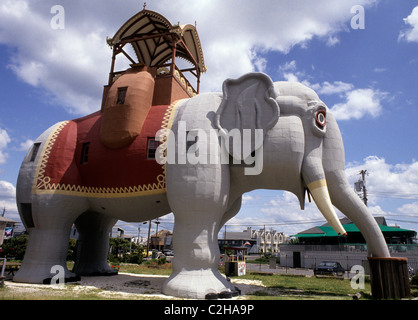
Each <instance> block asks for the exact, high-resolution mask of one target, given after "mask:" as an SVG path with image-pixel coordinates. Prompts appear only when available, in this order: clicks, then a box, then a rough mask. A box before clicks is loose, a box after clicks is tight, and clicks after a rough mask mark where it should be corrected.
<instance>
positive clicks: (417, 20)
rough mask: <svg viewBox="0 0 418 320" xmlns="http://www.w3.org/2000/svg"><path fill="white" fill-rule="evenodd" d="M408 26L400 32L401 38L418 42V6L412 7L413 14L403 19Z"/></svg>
mask: <svg viewBox="0 0 418 320" xmlns="http://www.w3.org/2000/svg"><path fill="white" fill-rule="evenodd" d="M403 21H404V22H405V24H406V25H408V28H407V29H406V30H403V31H401V32H400V34H399V40H406V41H408V42H418V6H416V7H415V8H414V9H412V12H411V14H410V15H409V16H408V17H406V18H405V19H403Z"/></svg>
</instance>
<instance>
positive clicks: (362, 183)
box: [354, 170, 367, 207]
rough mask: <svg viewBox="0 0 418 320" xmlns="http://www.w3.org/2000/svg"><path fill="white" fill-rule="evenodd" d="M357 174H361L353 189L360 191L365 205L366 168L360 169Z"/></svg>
mask: <svg viewBox="0 0 418 320" xmlns="http://www.w3.org/2000/svg"><path fill="white" fill-rule="evenodd" d="M359 174H360V175H361V179H359V181H357V182H355V183H354V187H355V190H356V191H357V192H361V193H362V196H361V198H362V199H363V202H364V204H365V205H366V207H367V190H366V175H367V170H361V171H360V172H359Z"/></svg>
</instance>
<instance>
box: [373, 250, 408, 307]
mask: <svg viewBox="0 0 418 320" xmlns="http://www.w3.org/2000/svg"><path fill="white" fill-rule="evenodd" d="M368 260H369V264H370V278H371V285H372V296H373V298H374V299H401V298H405V297H408V296H409V295H410V293H411V292H410V288H409V275H408V259H406V258H373V257H369V258H368Z"/></svg>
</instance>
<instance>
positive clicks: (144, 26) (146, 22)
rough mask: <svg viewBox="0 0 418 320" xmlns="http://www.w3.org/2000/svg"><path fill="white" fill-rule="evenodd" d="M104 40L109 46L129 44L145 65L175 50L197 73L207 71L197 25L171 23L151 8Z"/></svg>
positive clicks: (159, 61)
mask: <svg viewBox="0 0 418 320" xmlns="http://www.w3.org/2000/svg"><path fill="white" fill-rule="evenodd" d="M173 41H175V42H176V44H175V45H173ZM107 43H108V44H109V45H110V46H112V47H114V46H123V45H125V44H127V43H130V44H131V45H132V47H133V49H134V51H135V54H136V56H137V59H138V62H139V63H143V64H145V65H146V66H150V67H155V66H160V65H162V64H164V63H166V62H167V61H169V60H170V59H172V57H173V51H174V55H175V56H176V57H180V58H183V59H185V60H187V61H189V62H190V63H191V64H193V65H194V66H195V67H196V69H198V70H199V72H205V71H206V66H205V62H204V58H203V52H202V47H201V44H200V40H199V36H198V34H197V31H196V27H195V26H193V25H190V24H187V25H184V26H181V25H172V24H171V23H170V22H169V21H168V20H167V19H166V18H165V17H163V16H162V15H161V14H159V13H156V12H153V11H150V10H142V11H140V12H139V13H137V14H136V15H134V16H133V17H132V18H130V19H129V20H128V21H126V22H125V24H124V25H123V26H122V27H121V28H120V29H119V30H118V31H117V32H116V33H115V35H114V36H113V37H112V38H110V39H109V38H108V39H107Z"/></svg>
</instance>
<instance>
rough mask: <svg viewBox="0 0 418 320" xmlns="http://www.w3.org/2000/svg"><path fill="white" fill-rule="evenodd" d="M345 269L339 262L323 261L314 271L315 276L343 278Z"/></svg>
mask: <svg viewBox="0 0 418 320" xmlns="http://www.w3.org/2000/svg"><path fill="white" fill-rule="evenodd" d="M344 272H345V270H344V268H343V267H342V266H341V264H340V263H339V262H337V261H322V262H321V263H320V264H319V266H317V267H316V268H315V269H314V275H315V276H318V275H328V276H342V275H344Z"/></svg>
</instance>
